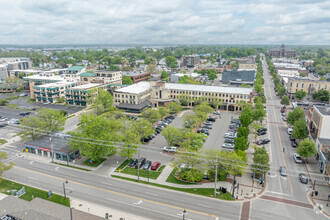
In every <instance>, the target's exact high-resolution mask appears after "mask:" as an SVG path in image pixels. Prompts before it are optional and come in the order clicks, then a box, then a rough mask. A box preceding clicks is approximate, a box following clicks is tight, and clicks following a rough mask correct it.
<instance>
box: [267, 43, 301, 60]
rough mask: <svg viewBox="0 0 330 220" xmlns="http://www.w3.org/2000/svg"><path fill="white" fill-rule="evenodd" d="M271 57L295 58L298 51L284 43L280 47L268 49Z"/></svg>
mask: <svg viewBox="0 0 330 220" xmlns="http://www.w3.org/2000/svg"><path fill="white" fill-rule="evenodd" d="M268 54H269V55H270V56H271V57H285V58H295V57H296V56H297V51H296V50H293V49H289V48H286V47H285V45H284V44H282V45H281V47H279V48H273V49H270V50H269V51H268Z"/></svg>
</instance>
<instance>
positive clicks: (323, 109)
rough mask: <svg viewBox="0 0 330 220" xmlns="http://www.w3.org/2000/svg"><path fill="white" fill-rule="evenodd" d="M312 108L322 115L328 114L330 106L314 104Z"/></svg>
mask: <svg viewBox="0 0 330 220" xmlns="http://www.w3.org/2000/svg"><path fill="white" fill-rule="evenodd" d="M314 108H316V109H317V110H318V111H319V112H320V113H321V114H322V115H330V108H329V107H327V106H319V105H315V106H314Z"/></svg>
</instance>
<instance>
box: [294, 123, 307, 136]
mask: <svg viewBox="0 0 330 220" xmlns="http://www.w3.org/2000/svg"><path fill="white" fill-rule="evenodd" d="M292 137H294V138H295V139H304V138H307V137H308V130H307V124H306V122H305V120H304V119H303V118H299V119H298V120H296V121H295V122H294V126H293V132H292Z"/></svg>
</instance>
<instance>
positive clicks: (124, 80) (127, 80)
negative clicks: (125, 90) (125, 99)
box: [122, 76, 133, 85]
mask: <svg viewBox="0 0 330 220" xmlns="http://www.w3.org/2000/svg"><path fill="white" fill-rule="evenodd" d="M122 83H123V84H124V85H132V84H133V80H132V79H131V77H129V76H123V77H122Z"/></svg>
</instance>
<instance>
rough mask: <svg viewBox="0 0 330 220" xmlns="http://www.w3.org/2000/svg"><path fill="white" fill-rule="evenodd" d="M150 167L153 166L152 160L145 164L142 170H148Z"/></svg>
mask: <svg viewBox="0 0 330 220" xmlns="http://www.w3.org/2000/svg"><path fill="white" fill-rule="evenodd" d="M150 166H151V161H150V160H147V161H146V162H145V163H144V164H143V167H142V169H144V170H148V169H149V167H150Z"/></svg>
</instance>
